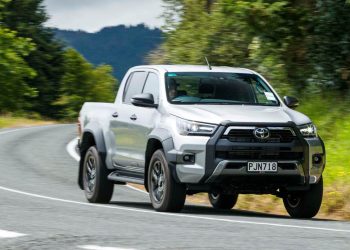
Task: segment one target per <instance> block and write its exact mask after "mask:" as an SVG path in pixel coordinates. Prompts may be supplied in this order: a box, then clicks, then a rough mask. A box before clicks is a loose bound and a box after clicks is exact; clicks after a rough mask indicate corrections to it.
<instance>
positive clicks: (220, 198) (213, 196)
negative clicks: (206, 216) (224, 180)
mask: <svg viewBox="0 0 350 250" xmlns="http://www.w3.org/2000/svg"><path fill="white" fill-rule="evenodd" d="M208 198H209V201H210V204H211V205H212V206H213V207H214V208H217V209H228V210H229V209H231V208H233V207H234V206H235V205H236V203H237V199H238V194H232V195H227V194H220V193H216V192H210V193H208Z"/></svg>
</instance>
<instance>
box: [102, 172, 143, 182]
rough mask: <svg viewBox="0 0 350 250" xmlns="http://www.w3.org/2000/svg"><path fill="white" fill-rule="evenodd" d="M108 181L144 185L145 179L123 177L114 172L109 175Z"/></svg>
mask: <svg viewBox="0 0 350 250" xmlns="http://www.w3.org/2000/svg"><path fill="white" fill-rule="evenodd" d="M107 178H108V180H110V181H113V182H116V184H125V183H127V182H130V183H135V184H140V185H144V181H143V179H140V178H135V177H130V176H125V175H121V174H120V173H117V172H112V173H110V174H109V175H108V177H107Z"/></svg>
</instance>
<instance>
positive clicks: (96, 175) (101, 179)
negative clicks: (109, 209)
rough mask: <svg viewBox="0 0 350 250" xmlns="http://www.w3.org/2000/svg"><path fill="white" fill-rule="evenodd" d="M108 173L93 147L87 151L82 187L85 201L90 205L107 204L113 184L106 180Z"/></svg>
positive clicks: (111, 193)
mask: <svg viewBox="0 0 350 250" xmlns="http://www.w3.org/2000/svg"><path fill="white" fill-rule="evenodd" d="M107 176H108V171H107V168H106V166H105V164H104V163H103V161H102V160H101V157H100V154H99V153H98V151H97V149H96V147H95V146H92V147H90V148H89V149H88V151H87V152H86V154H85V158H84V165H83V187H84V192H85V196H86V199H87V200H88V201H89V202H91V203H108V202H109V201H110V200H111V198H112V195H113V188H114V184H113V183H112V182H111V181H109V180H108V179H107Z"/></svg>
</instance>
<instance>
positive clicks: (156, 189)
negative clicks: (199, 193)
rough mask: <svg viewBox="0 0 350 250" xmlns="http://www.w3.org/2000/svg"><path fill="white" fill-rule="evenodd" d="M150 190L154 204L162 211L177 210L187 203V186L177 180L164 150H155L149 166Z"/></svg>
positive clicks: (155, 207) (156, 208)
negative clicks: (172, 173)
mask: <svg viewBox="0 0 350 250" xmlns="http://www.w3.org/2000/svg"><path fill="white" fill-rule="evenodd" d="M148 190H149V196H150V199H151V203H152V206H153V208H154V209H155V210H157V211H160V212H177V211H180V210H181V209H182V208H183V207H184V204H185V199H186V187H185V186H184V185H182V184H179V183H177V182H175V180H174V178H173V176H172V175H171V172H170V169H169V166H168V163H167V161H166V159H165V155H164V152H163V150H157V151H155V152H154V154H153V156H152V158H151V161H150V165H149V168H148Z"/></svg>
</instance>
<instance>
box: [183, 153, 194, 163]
mask: <svg viewBox="0 0 350 250" xmlns="http://www.w3.org/2000/svg"><path fill="white" fill-rule="evenodd" d="M183 160H184V162H190V163H194V162H195V157H194V155H191V154H186V155H184V156H183Z"/></svg>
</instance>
